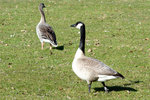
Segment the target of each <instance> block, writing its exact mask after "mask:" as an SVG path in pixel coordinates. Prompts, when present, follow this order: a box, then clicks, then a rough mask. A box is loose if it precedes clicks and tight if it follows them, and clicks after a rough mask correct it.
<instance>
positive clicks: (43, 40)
mask: <svg viewBox="0 0 150 100" xmlns="http://www.w3.org/2000/svg"><path fill="white" fill-rule="evenodd" d="M41 42H47V43H50V44H52V45H53V46H54V47H57V45H55V44H54V42H52V41H50V40H47V39H42V40H41Z"/></svg>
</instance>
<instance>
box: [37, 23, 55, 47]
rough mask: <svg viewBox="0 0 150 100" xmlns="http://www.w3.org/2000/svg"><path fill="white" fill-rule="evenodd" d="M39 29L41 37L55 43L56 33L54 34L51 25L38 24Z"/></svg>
mask: <svg viewBox="0 0 150 100" xmlns="http://www.w3.org/2000/svg"><path fill="white" fill-rule="evenodd" d="M39 29H40V31H41V33H42V38H43V39H48V40H51V41H53V42H54V43H55V44H57V43H56V35H55V32H54V31H53V29H52V27H50V26H49V25H40V26H39Z"/></svg>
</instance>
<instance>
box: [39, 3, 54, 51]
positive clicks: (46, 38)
mask: <svg viewBox="0 0 150 100" xmlns="http://www.w3.org/2000/svg"><path fill="white" fill-rule="evenodd" d="M43 8H45V5H44V4H43V3H40V5H39V11H40V14H41V20H40V22H39V23H38V25H37V26H36V33H37V36H38V38H39V39H40V42H41V47H42V49H43V45H44V42H48V43H50V49H51V48H52V46H54V47H57V41H56V35H55V32H54V30H53V29H52V27H51V26H49V25H48V24H47V23H46V19H45V14H44V11H43ZM51 45H52V46H51Z"/></svg>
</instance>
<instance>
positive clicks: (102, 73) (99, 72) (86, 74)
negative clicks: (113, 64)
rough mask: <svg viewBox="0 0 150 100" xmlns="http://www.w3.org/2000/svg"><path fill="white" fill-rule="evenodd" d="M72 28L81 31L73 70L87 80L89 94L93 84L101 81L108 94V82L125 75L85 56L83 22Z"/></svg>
mask: <svg viewBox="0 0 150 100" xmlns="http://www.w3.org/2000/svg"><path fill="white" fill-rule="evenodd" d="M71 27H76V28H78V29H80V44H79V48H78V50H77V51H76V54H75V57H74V60H73V62H72V69H73V71H74V73H75V74H76V75H77V76H78V77H79V78H80V79H82V80H86V81H87V83H88V87H89V92H90V89H91V84H92V82H94V81H100V82H101V83H102V84H103V86H104V90H105V92H108V89H107V87H106V85H105V83H104V81H106V80H110V79H115V78H119V77H120V78H122V79H123V78H124V76H123V75H121V74H120V73H118V72H116V71H115V70H113V69H112V68H110V67H109V66H107V65H105V64H104V63H103V62H101V61H99V60H97V59H93V58H90V57H86V56H85V25H84V23H82V22H77V23H76V24H73V25H71Z"/></svg>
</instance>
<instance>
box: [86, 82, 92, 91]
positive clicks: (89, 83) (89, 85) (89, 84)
mask: <svg viewBox="0 0 150 100" xmlns="http://www.w3.org/2000/svg"><path fill="white" fill-rule="evenodd" d="M87 83H88V87H89V93H90V92H91V84H92V82H89V81H87Z"/></svg>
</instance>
